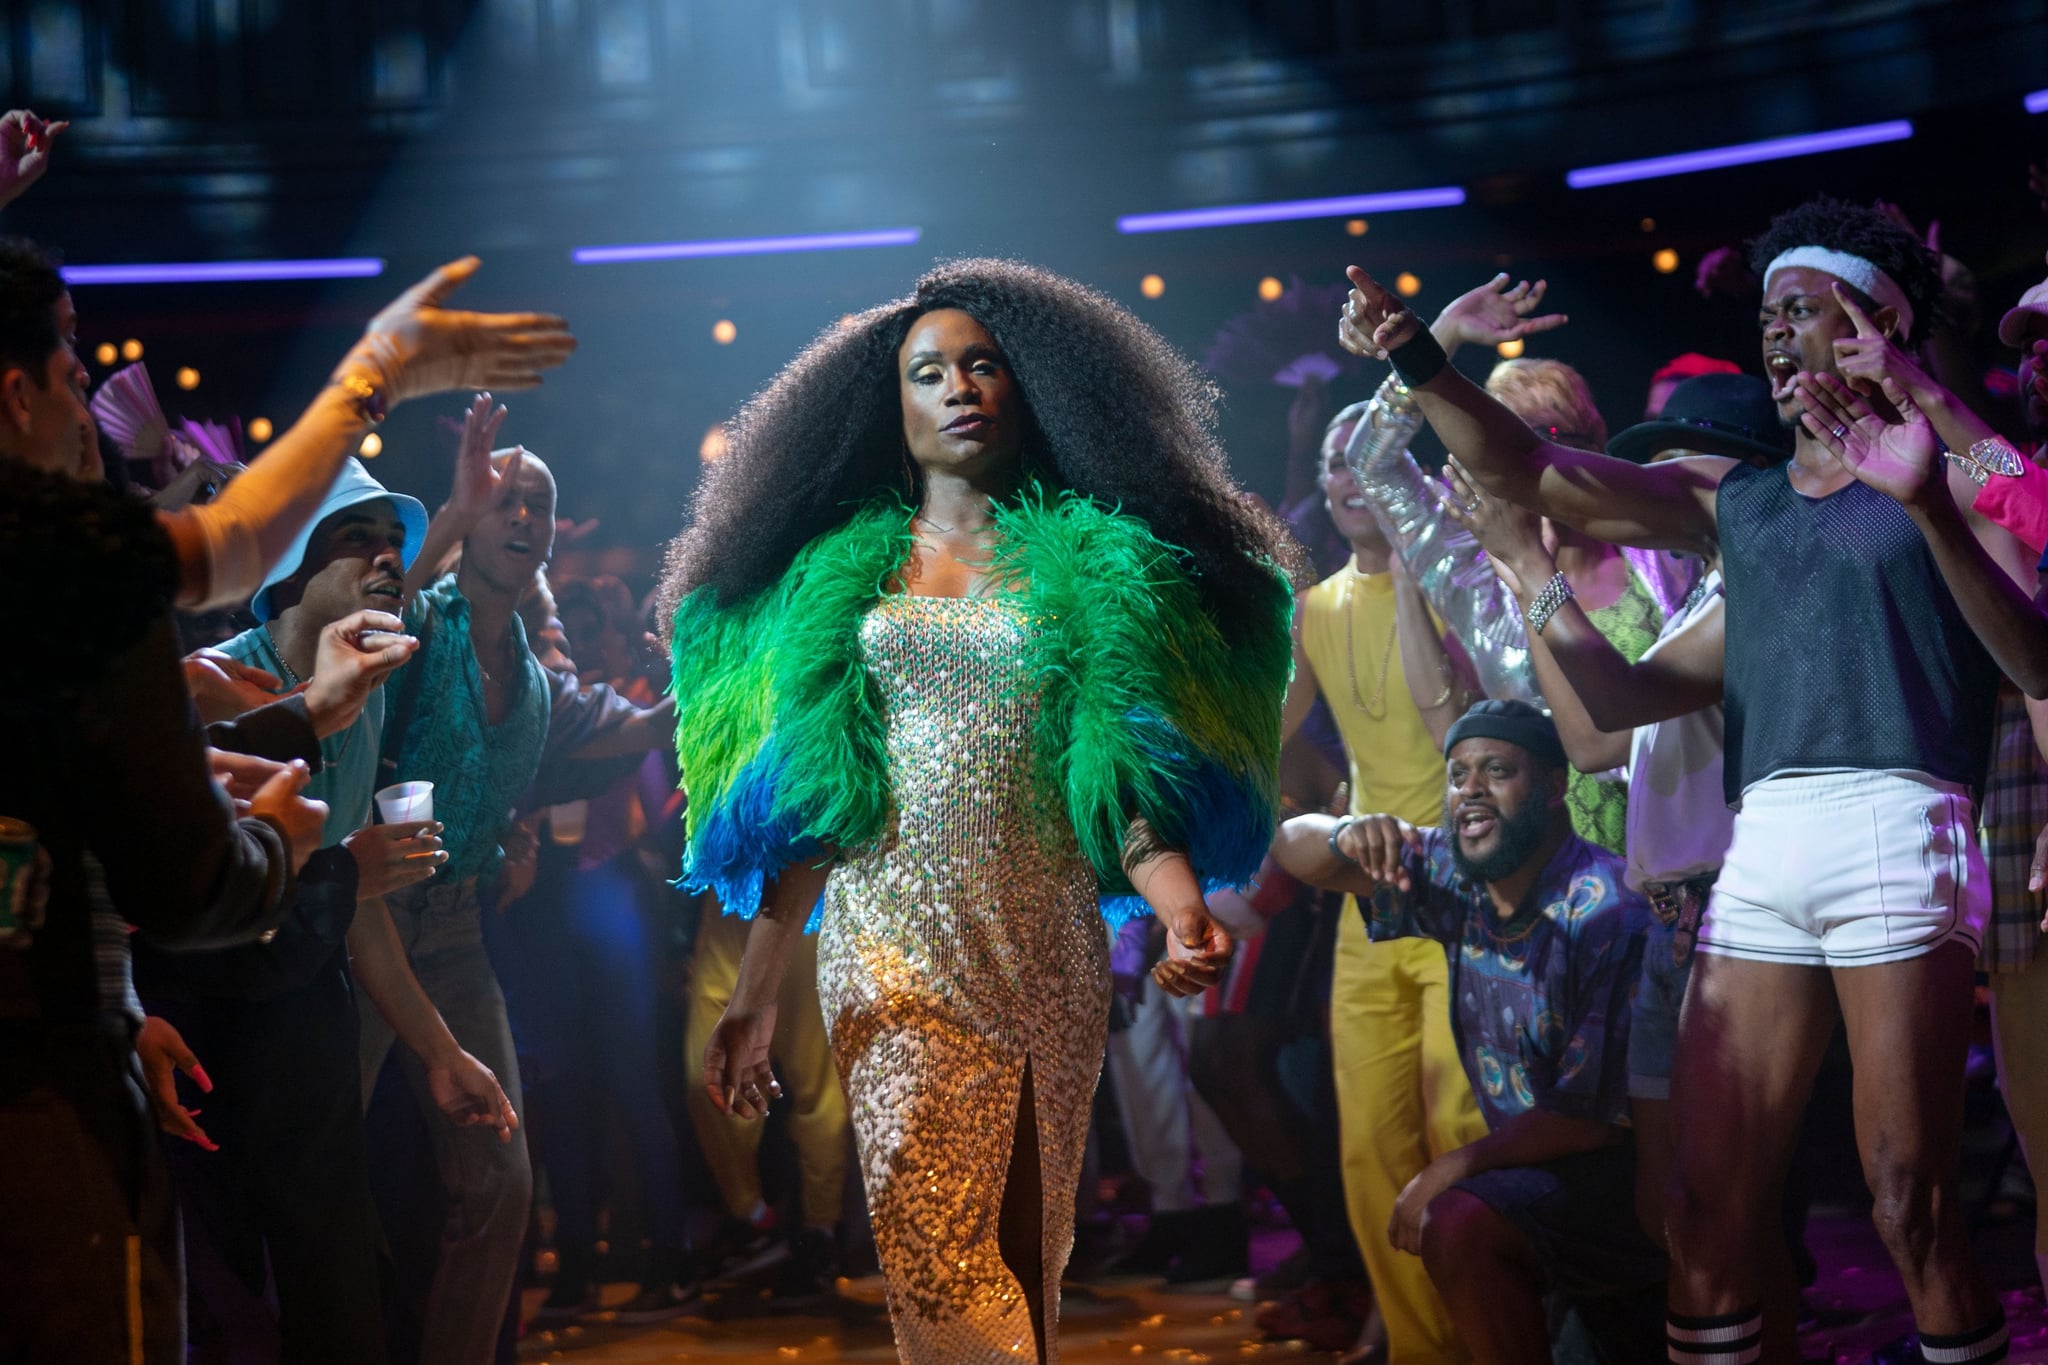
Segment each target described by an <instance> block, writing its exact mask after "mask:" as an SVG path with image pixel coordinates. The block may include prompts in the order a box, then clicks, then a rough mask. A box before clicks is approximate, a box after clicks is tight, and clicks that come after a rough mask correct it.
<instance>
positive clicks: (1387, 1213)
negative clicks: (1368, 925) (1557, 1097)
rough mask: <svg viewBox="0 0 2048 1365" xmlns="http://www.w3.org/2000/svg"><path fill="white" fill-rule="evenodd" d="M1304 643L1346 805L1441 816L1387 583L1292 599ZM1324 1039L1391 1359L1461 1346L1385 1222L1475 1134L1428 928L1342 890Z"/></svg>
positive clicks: (1348, 577) (1339, 578)
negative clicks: (1383, 928) (1338, 760)
mask: <svg viewBox="0 0 2048 1365" xmlns="http://www.w3.org/2000/svg"><path fill="white" fill-rule="evenodd" d="M1301 631H1302V648H1303V650H1304V652H1305V653H1306V654H1307V655H1308V659H1309V663H1310V665H1311V666H1312V667H1313V668H1314V669H1315V674H1316V683H1317V686H1318V687H1319V689H1320V690H1321V692H1322V694H1323V698H1324V700H1325V701H1327V702H1328V703H1329V706H1330V712H1331V714H1332V715H1333V716H1334V717H1335V718H1336V721H1337V730H1338V733H1339V734H1341V735H1342V736H1343V738H1344V751H1345V754H1346V756H1347V757H1348V758H1349V760H1350V765H1351V811H1352V813H1353V814H1355V815H1364V814H1369V813H1377V812H1387V813H1390V814H1393V815H1398V816H1400V817H1401V818H1402V819H1403V820H1406V821H1408V822H1409V823H1411V824H1416V825H1436V824H1440V823H1441V822H1442V820H1443V799H1444V761H1443V755H1442V754H1441V753H1439V752H1438V750H1437V747H1436V744H1435V742H1434V741H1433V740H1432V739H1431V738H1430V734H1429V728H1428V727H1427V726H1426V725H1424V724H1423V720H1422V714H1421V712H1420V711H1419V710H1418V709H1417V708H1416V704H1415V700H1414V698H1413V697H1412V696H1410V695H1409V692H1408V685H1407V683H1406V681H1405V680H1404V679H1403V677H1402V674H1401V658H1400V648H1399V646H1398V644H1394V643H1393V638H1394V635H1393V632H1394V585H1393V580H1392V579H1390V578H1389V577H1388V576H1387V575H1385V574H1366V573H1359V572H1358V571H1357V569H1356V567H1355V566H1354V565H1346V566H1345V567H1344V568H1343V569H1341V570H1339V571H1338V572H1337V573H1336V574H1334V575H1332V576H1331V577H1329V578H1327V579H1325V580H1323V581H1322V582H1321V583H1318V584H1316V585H1315V586H1314V587H1313V588H1310V589H1309V590H1308V592H1307V593H1306V594H1305V595H1304V597H1303V603H1302V626H1301ZM1330 1050H1331V1062H1332V1066H1333V1069H1334V1070H1335V1073H1336V1083H1337V1118H1338V1123H1339V1126H1340V1129H1341V1140H1342V1144H1343V1162H1344V1202H1345V1206H1346V1211H1347V1212H1348V1213H1349V1215H1350V1218H1351V1231H1352V1234H1353V1235H1354V1236H1356V1237H1357V1238H1358V1245H1359V1249H1360V1250H1361V1251H1362V1252H1363V1253H1364V1255H1365V1266H1366V1270H1367V1272H1368V1273H1370V1274H1371V1276H1372V1283H1373V1289H1374V1291H1375V1293H1377V1295H1378V1296H1379V1303H1380V1313H1381V1315H1382V1316H1383V1317H1384V1318H1385V1320H1386V1325H1387V1348H1388V1356H1389V1358H1390V1360H1391V1362H1392V1365H1437V1363H1438V1362H1462V1361H1466V1360H1469V1359H1470V1356H1469V1354H1468V1353H1467V1352H1466V1350H1465V1348H1464V1347H1463V1346H1462V1345H1461V1344H1460V1343H1459V1341H1458V1337H1457V1333H1456V1331H1455V1330H1454V1329H1453V1328H1452V1326H1451V1320H1450V1314H1449V1313H1448V1312H1447V1311H1446V1310H1445V1308H1444V1304H1443V1300H1442V1299H1441V1298H1439V1297H1438V1295H1437V1292H1436V1288H1435V1286H1433V1285H1432V1284H1431V1283H1430V1280H1429V1273H1428V1272H1427V1271H1426V1270H1424V1269H1423V1267H1422V1261H1421V1259H1420V1258H1418V1257H1415V1256H1410V1255H1408V1254H1407V1253H1406V1252H1402V1251H1396V1250H1395V1249H1394V1247H1393V1245H1392V1244H1391V1243H1390V1242H1388V1241H1387V1222H1388V1220H1389V1219H1390V1218H1391V1217H1392V1216H1393V1212H1394V1204H1395V1202H1396V1201H1397V1200H1398V1199H1399V1198H1400V1196H1401V1191H1402V1190H1403V1189H1405V1188H1407V1185H1408V1182H1409V1181H1410V1180H1412V1179H1414V1177H1415V1176H1416V1175H1417V1174H1418V1173H1420V1172H1421V1170H1422V1168H1423V1167H1424V1166H1426V1165H1428V1164H1429V1162H1430V1161H1431V1160H1432V1159H1434V1158H1436V1157H1439V1156H1442V1155H1443V1154H1444V1153H1445V1152H1448V1151H1452V1150H1455V1149H1456V1148H1459V1147H1462V1146H1464V1145H1466V1144H1467V1143H1470V1142H1475V1141H1477V1140H1478V1139H1479V1138H1481V1137H1484V1136H1485V1135H1486V1120H1485V1119H1484V1118H1482V1117H1481V1116H1480V1113H1479V1105H1478V1102H1477V1101H1476V1100H1474V1099H1473V1097H1472V1086H1471V1083H1470V1082H1469V1081H1468V1080H1466V1078H1465V1068H1464V1066H1463V1064H1462V1063H1461V1062H1460V1061H1459V1058H1458V1045H1457V1042H1456V1040H1455V1039H1454V1038H1453V1037H1452V1035H1451V999H1450V969H1449V967H1448V965H1447V964H1446V962H1445V961H1444V950H1443V947H1442V945H1440V944H1438V943H1435V942H1432V941H1430V940H1428V939H1398V940H1395V941H1393V942H1389V943H1374V942H1372V941H1371V939H1369V938H1368V937H1367V936H1366V931H1365V921H1364V919H1363V918H1362V917H1361V916H1360V915H1359V913H1358V906H1357V904H1356V903H1355V902H1354V901H1353V900H1352V899H1351V898H1350V897H1348V896H1347V897H1346V898H1345V900H1344V910H1343V919H1342V921H1341V923H1340V924H1339V925H1338V928H1337V954H1336V966H1335V970H1334V972H1333V974H1332V976H1331V980H1330Z"/></svg>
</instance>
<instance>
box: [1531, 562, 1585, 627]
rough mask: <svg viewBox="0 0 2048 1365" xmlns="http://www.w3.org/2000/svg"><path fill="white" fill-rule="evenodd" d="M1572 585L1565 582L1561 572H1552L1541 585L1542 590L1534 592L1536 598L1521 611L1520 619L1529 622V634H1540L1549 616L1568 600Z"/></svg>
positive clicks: (1554, 613)
mask: <svg viewBox="0 0 2048 1365" xmlns="http://www.w3.org/2000/svg"><path fill="white" fill-rule="evenodd" d="M1572 596H1573V593H1572V585H1571V584H1569V583H1567V582H1565V578H1564V574H1563V573H1561V572H1560V573H1554V574H1552V575H1551V576H1550V581H1549V582H1548V583H1545V584H1544V585H1543V591H1542V592H1539V593H1537V594H1536V600H1535V601H1533V602H1531V603H1530V604H1529V609H1528V610H1527V611H1525V612H1523V613H1522V619H1523V620H1524V621H1526V622H1528V624H1529V633H1530V634H1531V635H1541V634H1542V633H1543V628H1544V627H1545V626H1547V625H1549V624H1550V618H1551V617H1553V616H1555V615H1557V609H1558V608H1559V607H1561V606H1563V605H1564V604H1565V603H1566V602H1568V601H1570V600H1571V598H1572Z"/></svg>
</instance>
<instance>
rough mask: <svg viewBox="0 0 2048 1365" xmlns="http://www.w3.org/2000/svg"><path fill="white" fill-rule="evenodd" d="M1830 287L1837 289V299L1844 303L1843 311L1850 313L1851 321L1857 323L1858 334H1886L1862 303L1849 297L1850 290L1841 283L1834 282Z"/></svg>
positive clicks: (1872, 335)
mask: <svg viewBox="0 0 2048 1365" xmlns="http://www.w3.org/2000/svg"><path fill="white" fill-rule="evenodd" d="M1828 287H1829V288H1830V289H1832V290H1834V291H1835V301H1836V302H1838V303H1840V304H1841V305H1842V311H1843V312H1844V313H1847V314H1848V315H1849V321H1851V322H1853V323H1855V324H1856V335H1857V336H1860V337H1881V336H1883V335H1884V333H1883V332H1880V331H1878V330H1877V324H1876V323H1874V322H1872V321H1871V320H1870V315H1869V314H1868V313H1866V312H1864V311H1863V308H1862V305H1860V304H1858V303H1857V302H1856V300H1854V299H1852V298H1850V297H1849V291H1848V290H1846V289H1844V288H1842V286H1841V285H1840V284H1832V285H1829V286H1828Z"/></svg>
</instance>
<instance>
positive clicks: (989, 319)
mask: <svg viewBox="0 0 2048 1365" xmlns="http://www.w3.org/2000/svg"><path fill="white" fill-rule="evenodd" d="M941 308H957V309H960V310H961V311H962V312H965V313H967V314H969V315H970V316H972V317H973V318H974V319H975V320H976V321H978V322H979V323H980V324H981V325H982V326H983V327H985V328H986V329H987V330H988V333H989V335H990V336H991V337H992V338H994V340H995V343H996V345H997V346H998V347H999V348H1001V350H1002V353H1003V356H1004V358H1005V359H1006V360H1007V362H1008V363H1009V366H1010V369H1011V372H1012V373H1013V374H1014V375H1015V376H1016V378H1017V383H1018V386H1019V388H1020V389H1021V390H1022V392H1023V395H1024V399H1025V405H1026V407H1027V409H1028V410H1029V413H1030V418H1031V423H1030V430H1029V431H1028V432H1027V434H1026V436H1025V440H1024V451H1023V460H1024V462H1025V466H1026V472H1027V473H1029V474H1031V475H1033V476H1035V477H1036V478H1037V479H1038V481H1039V482H1040V483H1041V484H1043V485H1045V486H1046V487H1047V488H1048V489H1049V490H1053V491H1072V492H1075V493H1080V494H1084V495H1086V496H1088V497H1090V498H1092V499H1094V500H1095V501H1096V502H1098V503H1100V504H1102V505H1103V506H1104V507H1108V508H1114V509H1118V510H1121V511H1122V512H1124V513H1126V514H1127V515H1130V516H1134V517H1137V518H1139V519H1140V520H1142V521H1143V522H1145V524H1146V525H1147V526H1148V527H1150V528H1151V530H1152V533H1153V534H1154V535H1156V536H1157V537H1159V539H1161V540H1163V541H1165V542H1167V543H1168V544H1170V545H1174V546H1177V547H1179V548H1180V549H1181V550H1183V551H1185V552H1186V554H1187V556H1188V560H1187V566H1188V569H1189V573H1190V577H1191V579H1192V581H1193V583H1194V585H1195V587H1196V589H1197V591H1198V592H1199V594H1200V596H1201V600H1202V603H1203V606H1204V607H1205V608H1206V610H1207V612H1208V614H1209V615H1210V617H1211V618H1212V619H1213V621H1214V622H1215V624H1216V626H1217V627H1218V628H1219V629H1220V630H1221V631H1222V632H1223V635H1224V637H1225V639H1226V640H1230V641H1233V642H1234V641H1236V640H1238V639H1240V638H1242V636H1243V634H1244V632H1246V631H1247V630H1249V629H1251V628H1252V627H1254V626H1255V625H1256V624H1257V623H1259V622H1263V621H1265V620H1268V619H1269V618H1270V611H1269V604H1270V603H1271V601H1272V598H1271V593H1272V573H1273V567H1272V566H1273V565H1275V564H1277V565H1279V566H1280V567H1281V568H1282V569H1284V570H1286V571H1288V572H1289V573H1290V574H1291V575H1293V576H1296V577H1297V578H1298V577H1299V575H1300V567H1299V564H1298V563H1297V561H1298V559H1299V554H1300V552H1299V550H1298V548H1297V547H1296V546H1295V545H1294V542H1293V540H1292V538H1291V537H1289V536H1288V534H1287V532H1286V530H1285V528H1284V527H1283V526H1282V525H1281V523H1280V521H1279V520H1278V519H1277V518H1276V517H1274V516H1273V515H1272V513H1271V512H1269V511H1267V510H1266V509H1265V508H1264V507H1263V506H1262V505H1260V504H1258V503H1257V502H1255V501H1254V500H1252V499H1251V498H1249V497H1247V496H1246V495H1245V494H1243V493H1242V492H1240V491H1239V489H1238V488H1237V486H1236V485H1235V484H1234V483H1233V482H1232V481H1231V478H1230V474H1229V471H1228V469H1227V466H1226V463H1225V460H1224V456H1223V451H1222V448H1221V447H1220V446H1219V445H1218V444H1217V441H1216V436H1215V431H1214V428H1215V420H1216V404H1217V399H1218V396H1219V395H1218V391H1217V389H1216V387H1215V385H1214V384H1213V383H1211V382H1210V381H1209V380H1208V379H1207V378H1205V377H1204V376H1203V375H1202V374H1201V372H1200V371H1198V370H1197V369H1195V367H1194V366H1193V365H1192V364H1190V363H1189V362H1188V361H1187V360H1186V359H1184V358H1183V357H1182V356H1181V355H1180V354H1179V353H1178V352H1176V351H1175V350H1174V349H1173V348H1172V347H1171V346H1169V345H1168V344H1167V343H1166V341H1165V339H1164V338H1162V337H1161V336H1160V335H1159V334H1158V333H1157V332H1155V331H1153V330H1152V329H1151V328H1150V327H1147V326H1146V325H1145V324H1144V323H1142V322H1140V321H1139V320H1138V319H1137V318H1135V317H1133V316H1132V315H1131V313H1130V312H1129V311H1128V310H1126V309H1125V308H1123V307H1122V306H1120V305H1119V304H1117V303H1115V302H1114V301H1112V300H1111V299H1109V298H1108V297H1106V296H1104V295H1102V294H1100V293H1097V292H1096V291H1095V290H1093V289H1089V288H1087V287H1085V286H1083V285H1080V284H1076V283H1075V282H1074V281H1072V280H1069V279H1065V278H1063V277H1062V276H1059V275H1055V274H1053V273H1052V272H1051V271H1048V270H1041V269H1039V268H1037V267H1035V266H1029V265H1024V264H1021V263H1019V262H1016V261H1006V260H993V259H978V260H959V261H951V262H948V263H945V264H943V265H940V266H938V267H936V268H935V269H933V270H932V271H930V272H929V273H928V274H926V275H925V276H924V277H923V278H922V279H920V280H919V281H918V282H917V286H916V288H915V289H914V290H913V291H912V292H911V294H910V295H909V297H907V298H902V299H898V300H896V301H894V302H892V303H886V304H883V305H881V306H880V307H876V308H870V309H869V310H867V311H866V312H864V313H860V314H857V315H855V316H853V317H851V318H848V319H843V320H842V321H841V322H840V323H839V325H838V326H836V327H833V328H831V329H829V330H827V331H825V332H824V333H822V334H820V335H819V337H818V338H817V339H816V340H815V341H813V342H812V343H811V344H810V345H809V346H807V347H805V348H804V350H803V352H802V353H801V354H799V355H798V356H797V357H796V359H794V360H792V361H791V362H790V363H789V364H788V365H787V366H786V367H784V369H783V370H782V372H781V373H780V374H778V375H776V376H775V378H774V379H772V380H771V381H769V383H768V386H767V387H766V388H764V389H762V390H761V392H760V393H758V394H756V395H755V396H754V397H753V398H752V399H751V400H750V401H749V402H748V403H747V404H746V406H745V407H743V408H742V409H740V412H739V414H738V415H737V416H736V417H735V418H734V419H733V420H732V422H731V423H729V425H728V428H727V444H726V451H725V454H724V455H723V456H721V457H720V458H719V459H718V460H717V461H716V462H714V463H712V464H711V465H710V466H709V467H708V468H707V469H706V470H705V474H704V477H703V478H702V480H701V481H700V482H699V484H698V487H697V493H696V496H695V498H694V499H693V504H692V507H691V513H690V521H689V523H688V525H687V526H685V528H684V529H683V532H682V534H681V535H679V536H677V537H676V539H675V540H674V541H673V542H671V543H670V545H669V549H668V562H667V566H666V569H665V572H664V575H663V583H662V592H661V599H660V600H661V615H662V619H663V622H664V626H666V624H667V623H668V622H669V621H670V620H672V618H673V615H674V611H675V607H676V604H677V603H679V602H681V601H682V600H683V598H685V597H687V596H689V595H690V594H691V593H693V592H696V591H698V590H700V589H704V588H709V589H710V590H711V591H712V593H713V594H714V596H715V599H716V600H717V601H718V602H719V603H720V604H721V605H730V604H732V603H735V602H739V601H742V600H744V599H746V598H747V597H749V596H751V595H752V594H754V593H757V592H759V591H761V590H762V589H764V588H766V587H768V586H769V585H771V584H773V583H774V582H776V581H777V580H778V579H779V578H780V577H781V576H782V574H783V572H784V571H785V570H787V569H788V567H789V565H790V563H791V561H792V560H794V559H795V557H796V555H797V552H798V551H799V550H801V549H802V548H803V547H804V546H805V545H806V544H808V543H809V542H810V541H812V540H815V539H816V538H817V537H818V536H820V535H822V534H824V533H825V532H826V531H829V530H831V529H833V528H834V527H836V526H838V525H840V524H842V523H844V522H845V521H847V520H848V519H849V518H850V517H851V516H852V515H853V513H854V512H855V510H856V509H857V508H858V507H859V506H861V505H862V504H864V503H866V502H868V501H869V500H871V499H874V498H876V497H878V496H883V497H886V496H890V495H894V496H896V497H901V498H904V499H906V500H908V501H910V502H911V503H912V505H915V502H916V500H917V497H918V493H917V490H916V489H915V487H914V486H913V485H912V480H913V478H914V471H913V469H912V466H911V465H910V462H909V460H908V457H907V456H906V454H905V453H904V444H903V414H902V400H901V396H900V389H899V380H898V377H897V373H896V363H897V362H896V356H897V351H898V348H900V347H901V346H902V344H903V340H904V338H905V336H907V335H908V334H909V331H910V327H911V325H912V324H913V323H914V322H915V321H916V320H917V319H918V318H919V317H921V316H923V315H924V314H926V313H929V312H932V311H934V310H936V309H941Z"/></svg>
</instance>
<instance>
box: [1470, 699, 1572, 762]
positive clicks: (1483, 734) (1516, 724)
mask: <svg viewBox="0 0 2048 1365" xmlns="http://www.w3.org/2000/svg"><path fill="white" fill-rule="evenodd" d="M1465 739H1499V740H1505V741H1507V742H1508V743H1509V744H1515V745H1519V746H1521V747H1522V748H1524V749H1527V750H1528V751H1529V753H1530V755H1531V756H1533V757H1534V758H1535V759H1536V761H1537V762H1539V763H1542V764H1544V765H1545V766H1546V767H1551V768H1562V767H1564V766H1565V756H1564V744H1563V742H1562V741H1561V740H1559V739H1558V737H1557V722H1555V721H1553V720H1552V719H1551V718H1550V717H1549V716H1546V715H1544V714H1543V713H1542V712H1541V711H1538V710H1537V709H1536V708H1535V707H1533V706H1531V705H1529V703H1527V702H1525V701H1480V702H1474V703H1472V709H1471V710H1469V711H1467V712H1466V713H1465V714H1464V715H1462V716H1460V717H1458V719H1457V720H1455V721H1453V722H1452V723H1451V730H1450V733H1449V734H1447V735H1445V736H1444V755H1445V757H1449V756H1450V752H1451V750H1453V749H1455V748H1457V747H1458V741H1460V740H1465Z"/></svg>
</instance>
